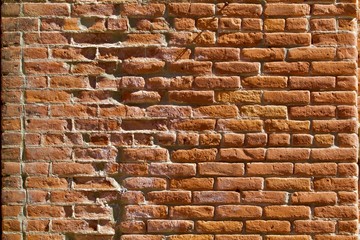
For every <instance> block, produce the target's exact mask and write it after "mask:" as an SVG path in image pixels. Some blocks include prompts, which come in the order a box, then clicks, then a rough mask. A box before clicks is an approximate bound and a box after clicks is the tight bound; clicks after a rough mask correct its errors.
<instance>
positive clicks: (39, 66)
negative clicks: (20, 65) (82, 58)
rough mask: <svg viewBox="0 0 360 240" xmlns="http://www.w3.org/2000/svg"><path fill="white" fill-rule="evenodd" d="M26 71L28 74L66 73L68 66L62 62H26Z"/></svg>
mask: <svg viewBox="0 0 360 240" xmlns="http://www.w3.org/2000/svg"><path fill="white" fill-rule="evenodd" d="M25 72H26V73H28V74H61V73H62V74H64V73H68V72H69V69H68V67H67V66H66V65H65V64H63V63H61V62H26V63H25Z"/></svg>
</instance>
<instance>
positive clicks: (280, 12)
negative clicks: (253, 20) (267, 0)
mask: <svg viewBox="0 0 360 240" xmlns="http://www.w3.org/2000/svg"><path fill="white" fill-rule="evenodd" d="M264 13H265V15H266V16H291V17H294V16H306V15H308V14H309V13H310V5H307V4H281V3H276V4H267V5H266V8H265V11H264Z"/></svg>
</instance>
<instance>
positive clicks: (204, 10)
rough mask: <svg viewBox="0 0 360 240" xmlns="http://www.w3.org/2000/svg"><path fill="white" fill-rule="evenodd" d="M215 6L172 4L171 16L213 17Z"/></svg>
mask: <svg viewBox="0 0 360 240" xmlns="http://www.w3.org/2000/svg"><path fill="white" fill-rule="evenodd" d="M214 13H215V6H214V5H212V4H206V3H192V4H190V3H170V4H169V14H170V15H171V16H188V17H194V16H197V17H204V16H212V15H213V14H214Z"/></svg>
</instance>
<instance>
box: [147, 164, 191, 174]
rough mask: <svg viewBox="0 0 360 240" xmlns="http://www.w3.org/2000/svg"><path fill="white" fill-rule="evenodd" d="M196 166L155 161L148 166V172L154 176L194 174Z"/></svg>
mask: <svg viewBox="0 0 360 240" xmlns="http://www.w3.org/2000/svg"><path fill="white" fill-rule="evenodd" d="M195 172H196V168H195V165H194V164H180V163H157V164H154V163H153V164H151V165H150V166H149V173H150V174H151V175H154V176H177V177H190V176H195Z"/></svg>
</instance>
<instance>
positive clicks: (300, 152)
mask: <svg viewBox="0 0 360 240" xmlns="http://www.w3.org/2000/svg"><path fill="white" fill-rule="evenodd" d="M309 158H310V149H303V148H292V149H288V148H269V149H268V151H267V154H266V159H267V160H269V161H306V160H308V159H309Z"/></svg>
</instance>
